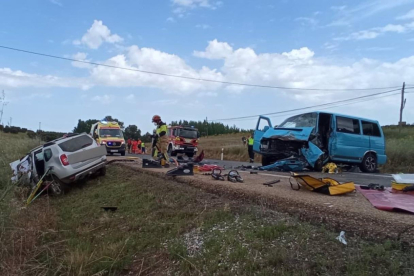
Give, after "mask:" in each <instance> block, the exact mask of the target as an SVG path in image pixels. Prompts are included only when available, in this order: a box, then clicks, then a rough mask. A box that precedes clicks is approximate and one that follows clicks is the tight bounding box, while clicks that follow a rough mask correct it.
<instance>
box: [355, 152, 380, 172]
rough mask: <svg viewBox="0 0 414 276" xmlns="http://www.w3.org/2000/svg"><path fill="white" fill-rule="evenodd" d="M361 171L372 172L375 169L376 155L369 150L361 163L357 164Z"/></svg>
mask: <svg viewBox="0 0 414 276" xmlns="http://www.w3.org/2000/svg"><path fill="white" fill-rule="evenodd" d="M359 168H360V169H361V171H363V172H366V173H374V172H376V171H377V156H376V155H375V154H373V153H371V152H369V153H367V154H365V156H364V158H362V163H361V164H360V165H359Z"/></svg>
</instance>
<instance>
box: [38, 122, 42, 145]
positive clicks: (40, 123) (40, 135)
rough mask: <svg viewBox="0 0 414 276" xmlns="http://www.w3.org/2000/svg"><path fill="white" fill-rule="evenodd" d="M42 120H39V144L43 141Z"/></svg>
mask: <svg viewBox="0 0 414 276" xmlns="http://www.w3.org/2000/svg"><path fill="white" fill-rule="evenodd" d="M41 125H42V122H39V145H40V144H41V143H42V134H41V133H40V130H41Z"/></svg>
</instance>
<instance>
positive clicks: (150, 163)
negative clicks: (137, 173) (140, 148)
mask: <svg viewBox="0 0 414 276" xmlns="http://www.w3.org/2000/svg"><path fill="white" fill-rule="evenodd" d="M142 168H146V169H149V168H154V169H159V168H162V166H161V163H160V162H159V161H155V160H151V159H142Z"/></svg>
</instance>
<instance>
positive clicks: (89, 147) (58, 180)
mask: <svg viewBox="0 0 414 276" xmlns="http://www.w3.org/2000/svg"><path fill="white" fill-rule="evenodd" d="M105 164H106V148H105V147H101V146H100V145H98V144H97V143H96V142H95V141H94V140H93V139H92V137H90V136H89V135H88V134H86V133H82V134H72V135H68V136H67V137H64V138H59V139H56V140H54V141H51V142H48V143H46V144H44V145H42V146H39V147H37V148H34V149H33V150H31V151H30V152H29V153H28V154H27V156H25V157H23V158H22V159H20V160H17V161H15V162H13V163H11V164H10V166H11V167H12V170H13V171H14V176H13V178H12V180H13V181H14V182H16V181H19V182H20V183H21V184H25V185H30V186H31V187H34V186H35V185H36V184H37V183H38V181H39V180H40V179H41V177H42V176H43V175H44V174H45V172H47V170H48V169H49V168H50V172H49V174H48V175H47V176H46V177H45V180H46V181H51V184H50V187H51V189H52V192H53V193H55V194H63V193H64V191H65V190H66V189H67V188H68V186H69V184H71V183H74V182H76V181H78V180H81V179H84V178H85V177H87V176H89V175H93V174H100V175H105V173H106V167H105Z"/></svg>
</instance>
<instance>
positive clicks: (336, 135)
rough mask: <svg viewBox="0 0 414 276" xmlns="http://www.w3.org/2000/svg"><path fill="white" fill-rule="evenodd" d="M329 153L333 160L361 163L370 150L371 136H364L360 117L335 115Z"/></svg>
mask: <svg viewBox="0 0 414 276" xmlns="http://www.w3.org/2000/svg"><path fill="white" fill-rule="evenodd" d="M329 143H330V152H329V155H330V157H331V159H332V160H333V161H335V160H338V161H345V162H351V163H359V162H361V160H362V158H363V157H364V154H365V152H366V151H368V150H369V137H368V136H363V135H362V131H361V123H360V121H359V120H358V119H354V118H348V117H342V116H336V115H335V116H334V120H333V131H332V134H331V138H330V141H329Z"/></svg>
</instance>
